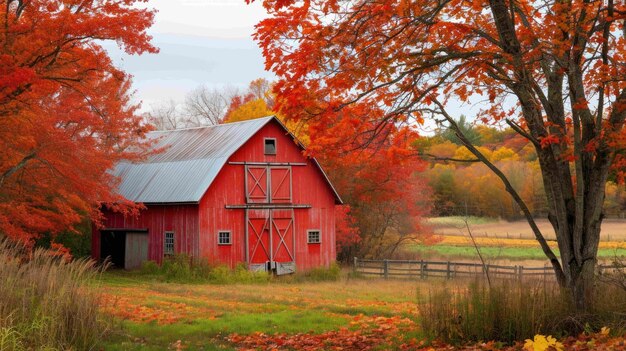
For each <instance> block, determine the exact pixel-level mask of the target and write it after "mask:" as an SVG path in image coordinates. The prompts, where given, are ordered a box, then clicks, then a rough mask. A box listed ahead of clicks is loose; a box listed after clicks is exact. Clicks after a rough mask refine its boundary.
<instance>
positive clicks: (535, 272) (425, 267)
mask: <svg viewBox="0 0 626 351" xmlns="http://www.w3.org/2000/svg"><path fill="white" fill-rule="evenodd" d="M353 265H354V266H353V270H354V272H355V273H358V274H362V275H365V276H377V277H382V278H385V279H387V278H408V279H417V278H419V279H426V278H429V277H438V278H446V279H452V278H457V277H475V276H486V275H487V273H488V274H489V277H491V278H506V279H522V278H541V279H555V275H554V270H553V269H552V267H551V266H543V267H524V266H503V265H495V264H485V265H483V264H481V263H466V262H450V261H423V260H421V261H409V260H364V259H359V258H357V257H355V258H354V263H353ZM619 268H620V267H616V266H612V265H598V266H597V269H598V271H599V273H600V274H602V273H606V272H608V271H611V270H615V269H619Z"/></svg>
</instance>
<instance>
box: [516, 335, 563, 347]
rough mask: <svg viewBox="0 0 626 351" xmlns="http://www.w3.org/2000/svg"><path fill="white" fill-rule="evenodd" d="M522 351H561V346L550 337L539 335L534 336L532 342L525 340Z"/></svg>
mask: <svg viewBox="0 0 626 351" xmlns="http://www.w3.org/2000/svg"><path fill="white" fill-rule="evenodd" d="M524 350H527V351H548V350H554V351H563V344H562V343H560V342H558V341H557V340H556V339H555V338H553V337H552V336H551V335H548V336H547V337H546V336H543V335H540V334H537V335H535V338H534V339H533V340H530V339H526V342H525V343H524Z"/></svg>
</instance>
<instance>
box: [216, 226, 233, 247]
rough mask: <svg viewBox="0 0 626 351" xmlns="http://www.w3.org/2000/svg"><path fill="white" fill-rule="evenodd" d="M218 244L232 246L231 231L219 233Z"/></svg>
mask: <svg viewBox="0 0 626 351" xmlns="http://www.w3.org/2000/svg"><path fill="white" fill-rule="evenodd" d="M217 243H218V244H219V245H230V244H232V241H231V237H230V232H229V231H226V230H224V231H220V232H218V233H217Z"/></svg>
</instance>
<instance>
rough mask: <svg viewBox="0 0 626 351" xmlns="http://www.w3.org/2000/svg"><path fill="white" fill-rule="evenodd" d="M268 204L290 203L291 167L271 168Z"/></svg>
mask: <svg viewBox="0 0 626 351" xmlns="http://www.w3.org/2000/svg"><path fill="white" fill-rule="evenodd" d="M269 170H270V202H272V203H291V189H292V187H291V167H271V168H270V169H269Z"/></svg>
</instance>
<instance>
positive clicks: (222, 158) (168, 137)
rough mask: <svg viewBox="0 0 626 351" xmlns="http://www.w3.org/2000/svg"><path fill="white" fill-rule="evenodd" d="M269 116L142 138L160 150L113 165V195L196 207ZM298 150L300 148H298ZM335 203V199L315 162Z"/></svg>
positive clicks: (268, 119)
mask: <svg viewBox="0 0 626 351" xmlns="http://www.w3.org/2000/svg"><path fill="white" fill-rule="evenodd" d="M272 121H273V122H275V123H277V124H279V125H280V126H281V127H282V128H283V129H284V130H285V132H286V133H287V134H289V135H290V136H291V137H292V138H293V139H294V140H296V139H295V137H294V136H293V135H291V133H289V131H288V130H287V129H286V128H285V126H284V125H283V124H282V123H281V122H280V121H279V120H278V119H277V118H276V117H273V116H270V117H263V118H258V119H253V120H249V121H243V122H235V123H228V124H221V125H217V126H210V127H199V128H188V129H179V130H172V131H158V132H151V133H148V138H150V139H153V140H154V141H155V145H154V148H155V149H163V150H164V151H163V152H161V153H158V154H155V155H152V156H150V157H149V158H148V159H147V160H145V161H143V162H141V163H129V162H122V163H119V164H118V165H117V166H116V167H115V169H114V170H113V174H114V175H115V176H117V177H119V179H120V184H119V186H118V189H117V191H118V193H119V194H120V195H122V196H124V197H125V198H126V199H128V200H131V201H134V202H140V203H146V204H151V203H152V204H169V203H198V202H199V201H200V199H201V198H202V196H203V195H204V194H205V192H206V191H207V189H208V188H209V186H210V185H211V184H212V183H213V181H214V180H215V178H216V177H217V175H218V173H219V172H220V170H221V169H222V168H223V167H224V165H225V164H226V163H227V161H228V159H229V158H230V157H231V156H232V155H233V154H234V153H235V152H236V151H237V150H239V149H240V148H241V147H242V146H243V145H244V144H245V143H246V142H247V141H248V140H249V139H250V138H251V137H252V136H254V135H255V134H256V133H257V132H258V131H259V130H261V128H263V127H264V126H265V125H266V124H268V123H270V122H272ZM298 145H299V146H300V147H301V148H303V147H302V145H301V144H298ZM312 160H313V162H314V164H315V165H316V166H317V167H318V168H319V170H320V171H321V173H322V174H323V176H324V177H325V180H326V183H327V184H328V186H329V187H330V189H331V190H332V192H333V194H334V196H335V200H336V202H337V203H341V199H340V197H339V195H338V194H337V192H336V191H335V189H334V188H333V187H332V184H331V183H330V181H329V180H328V177H327V176H326V174H325V173H324V171H323V170H322V168H321V166H320V165H319V163H317V161H316V160H315V159H312Z"/></svg>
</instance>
